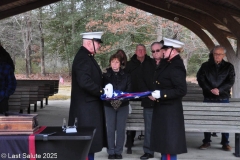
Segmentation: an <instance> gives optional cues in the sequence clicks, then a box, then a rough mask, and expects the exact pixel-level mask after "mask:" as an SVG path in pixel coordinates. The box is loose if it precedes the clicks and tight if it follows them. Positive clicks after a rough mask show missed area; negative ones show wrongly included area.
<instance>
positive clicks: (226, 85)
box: [197, 46, 235, 151]
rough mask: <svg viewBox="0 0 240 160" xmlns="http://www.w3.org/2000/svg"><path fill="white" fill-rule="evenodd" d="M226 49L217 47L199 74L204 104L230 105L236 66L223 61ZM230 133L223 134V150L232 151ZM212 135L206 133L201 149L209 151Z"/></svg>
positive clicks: (198, 79)
mask: <svg viewBox="0 0 240 160" xmlns="http://www.w3.org/2000/svg"><path fill="white" fill-rule="evenodd" d="M210 54H211V53H210ZM225 54H226V49H225V48H224V47H222V46H215V47H214V49H213V56H211V55H210V56H209V60H208V61H207V62H205V63H203V64H202V66H201V67H200V69H199V71H198V73H197V81H198V84H199V86H200V87H201V88H202V90H203V96H204V102H211V103H229V97H230V89H231V87H232V86H233V84H234V81H235V71H234V66H233V65H232V64H231V63H229V62H226V61H224V60H223V58H224V57H225ZM228 139H229V133H222V140H221V144H222V149H223V150H226V151H230V150H231V147H230V146H229V141H228ZM210 142H211V133H210V132H204V139H203V144H202V145H201V146H200V147H199V149H207V148H208V147H209V146H210Z"/></svg>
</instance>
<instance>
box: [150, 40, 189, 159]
mask: <svg viewBox="0 0 240 160" xmlns="http://www.w3.org/2000/svg"><path fill="white" fill-rule="evenodd" d="M163 40H164V45H163V47H162V48H161V52H162V53H161V54H162V55H163V59H161V63H160V66H159V67H158V68H157V70H156V72H157V73H156V75H155V77H154V82H153V83H154V84H155V91H154V92H152V96H153V97H154V98H156V103H155V104H154V109H153V117H152V127H151V130H152V132H151V142H150V143H151V144H150V146H151V149H152V150H153V151H155V152H160V153H161V155H162V159H161V160H176V159H177V154H181V153H186V152H187V146H186V138H185V126H184V117H183V107H182V97H183V96H185V95H186V93H187V83H186V70H185V67H184V64H183V60H182V59H181V57H180V55H179V53H180V52H181V51H182V47H183V46H184V43H182V42H180V41H178V40H174V39H168V38H163Z"/></svg>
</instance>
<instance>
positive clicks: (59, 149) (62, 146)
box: [35, 127, 96, 160]
mask: <svg viewBox="0 0 240 160" xmlns="http://www.w3.org/2000/svg"><path fill="white" fill-rule="evenodd" d="M77 131H78V132H77V133H65V132H63V131H62V128H61V127H47V128H46V129H45V130H44V131H43V132H41V134H37V135H35V144H36V156H37V155H41V158H42V159H45V160H53V159H57V160H67V159H69V160H86V157H87V155H88V152H89V149H90V146H91V143H92V140H93V137H94V134H95V132H96V129H95V128H93V127H84V128H78V129H77ZM52 133H54V134H52ZM47 134H52V135H49V136H47ZM36 158H37V157H36ZM41 158H37V159H41Z"/></svg>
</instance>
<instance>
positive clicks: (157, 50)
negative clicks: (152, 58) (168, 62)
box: [151, 49, 160, 53]
mask: <svg viewBox="0 0 240 160" xmlns="http://www.w3.org/2000/svg"><path fill="white" fill-rule="evenodd" d="M151 52H152V53H155V52H160V49H156V50H155V51H154V50H152V51H151Z"/></svg>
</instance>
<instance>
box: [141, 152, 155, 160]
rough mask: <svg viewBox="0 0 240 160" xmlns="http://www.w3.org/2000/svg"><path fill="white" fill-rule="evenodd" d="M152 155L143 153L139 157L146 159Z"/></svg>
mask: <svg viewBox="0 0 240 160" xmlns="http://www.w3.org/2000/svg"><path fill="white" fill-rule="evenodd" d="M153 157H154V156H153V155H152V154H150V153H145V154H144V155H142V156H141V157H140V159H148V158H153Z"/></svg>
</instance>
